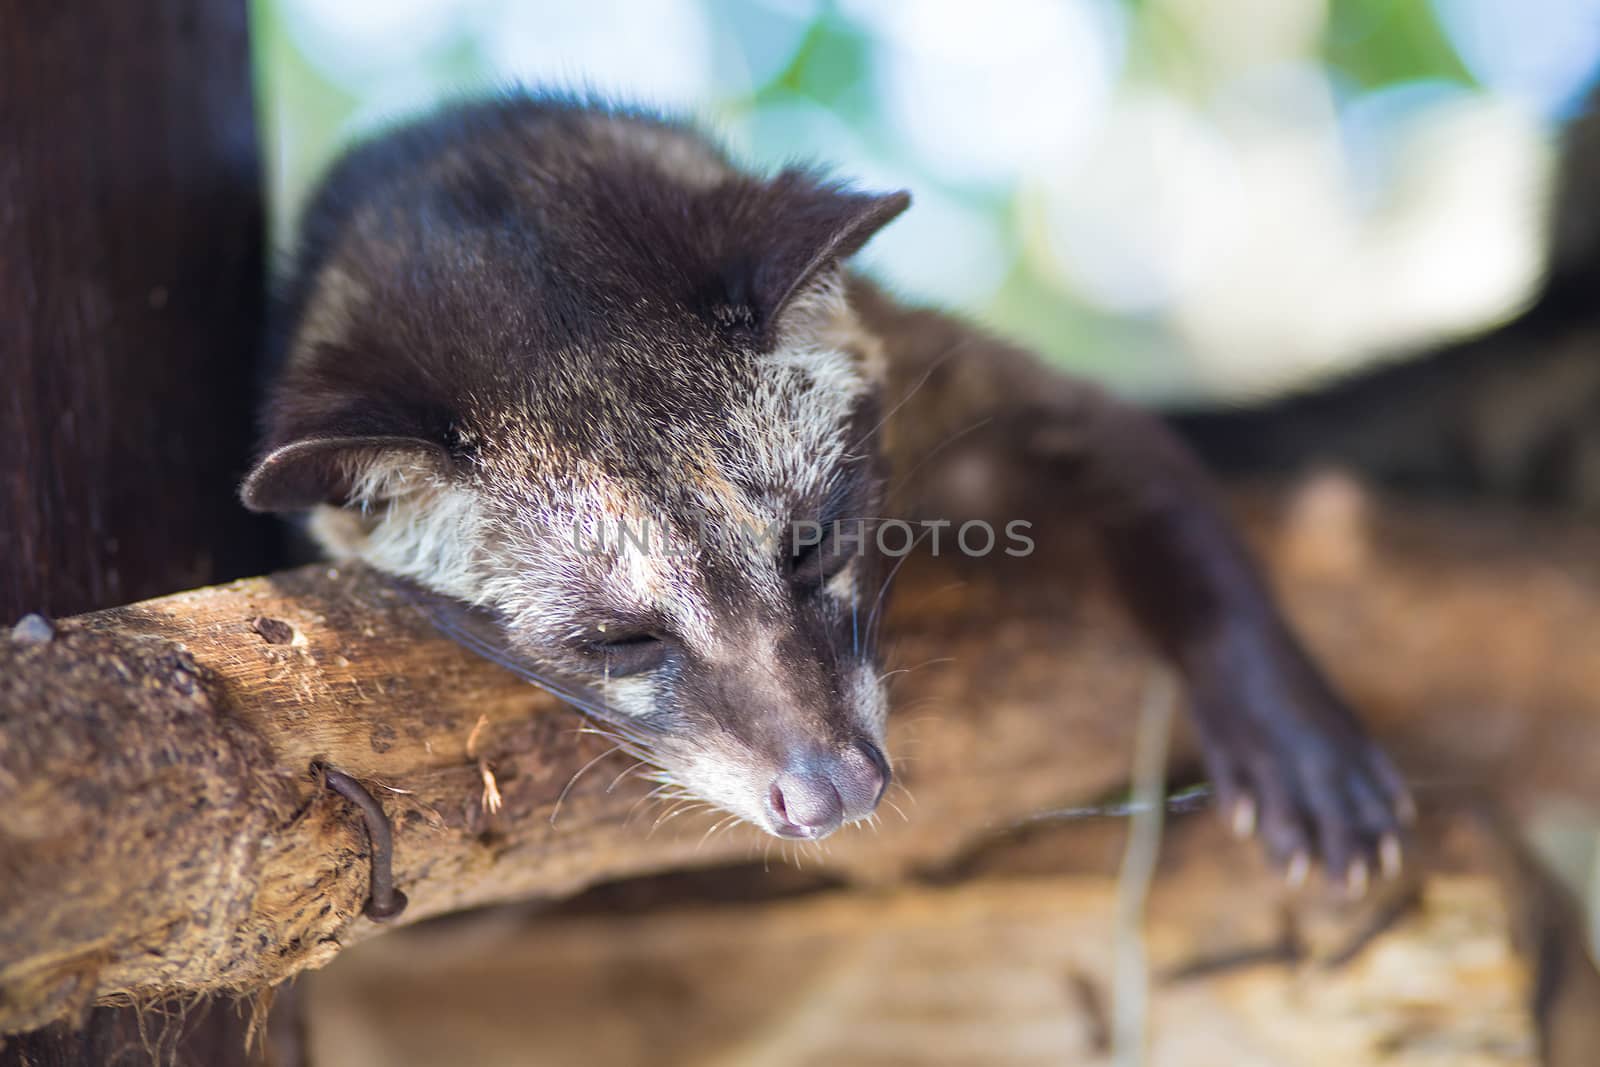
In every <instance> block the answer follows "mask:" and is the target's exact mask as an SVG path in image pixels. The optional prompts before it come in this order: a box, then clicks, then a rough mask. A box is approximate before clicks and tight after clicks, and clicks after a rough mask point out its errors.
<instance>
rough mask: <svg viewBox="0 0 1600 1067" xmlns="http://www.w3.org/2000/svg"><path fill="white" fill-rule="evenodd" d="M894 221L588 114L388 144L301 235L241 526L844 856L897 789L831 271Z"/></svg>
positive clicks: (872, 474)
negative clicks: (426, 622) (290, 515)
mask: <svg viewBox="0 0 1600 1067" xmlns="http://www.w3.org/2000/svg"><path fill="white" fill-rule="evenodd" d="M907 203H908V198H907V197H906V195H905V194H895V195H891V196H868V195H863V194H859V193H855V192H850V191H847V190H845V189H843V188H841V187H839V186H836V185H833V184H830V183H828V182H826V181H824V180H822V179H821V178H819V177H818V176H816V175H815V174H813V173H811V172H807V171H800V170H793V171H785V172H783V173H780V174H778V175H777V176H775V177H772V178H752V177H749V176H746V175H743V174H740V173H738V172H736V171H735V170H733V169H732V168H731V167H730V166H729V165H728V164H727V163H726V161H725V160H724V158H723V157H722V156H721V155H720V154H719V153H718V152H717V151H716V150H715V149H713V148H712V147H710V146H709V145H708V144H706V143H705V142H704V141H702V140H700V139H699V138H698V137H696V136H694V135H693V134H691V133H689V132H687V131H686V130H684V129H682V128H680V127H677V126H674V125H670V124H665V123H661V122H657V121H655V120H651V119H647V118H643V117H639V116H634V115H621V114H616V113H607V112H603V111H598V110H594V109H589V108H586V107H582V106H578V105H575V104H571V103H563V102H551V101H548V100H537V99H520V100H507V101H499V102H496V103H493V104H488V105H478V106H475V107H472V108H467V109H456V110H454V111H450V112H446V113H445V114H444V115H442V116H441V117H439V118H436V119H433V120H430V121H428V122H426V123H423V124H420V125H418V126H413V127H410V128H406V129H402V130H400V131H398V132H396V133H392V134H389V135H388V136H386V137H384V138H382V139H379V140H377V141H375V142H373V143H371V144H369V145H367V146H365V147H364V148H360V149H357V150H356V152H355V153H353V154H352V155H351V156H349V157H347V158H346V159H345V160H344V161H343V162H342V163H341V164H340V165H339V166H337V167H336V168H335V169H334V171H333V172H332V174H331V175H330V177H329V178H328V180H327V181H326V182H325V184H324V186H323V188H322V191H321V192H320V194H319V195H318V197H317V198H316V200H315V202H314V203H313V206H312V208H311V209H310V211H309V213H308V215H307V217H306V220H305V223H304V226H303V229H302V247H301V249H300V250H299V254H298V259H297V262H296V265H295V269H294V273H293V276H292V278H291V279H290V285H289V289H288V292H287V294H286V295H287V298H286V300H285V302H284V312H285V313H284V315H283V317H282V318H283V321H282V323H281V324H280V332H281V336H280V338H279V347H280V349H281V353H282V370H281V372H280V378H279V380H278V382H277V384H276V387H275V390H274V393H273V396H272V401H271V404H270V407H269V410H268V412H267V418H266V442H265V450H264V454H263V458H262V459H261V461H260V463H259V464H258V465H257V466H256V468H255V469H254V470H253V471H252V472H251V474H250V475H249V477H248V479H247V480H246V482H245V484H244V487H243V498H244V501H245V503H246V504H247V505H248V506H250V507H251V508H254V509H258V510H266V511H294V510H302V509H313V518H312V529H313V530H314V531H315V532H316V534H317V536H318V537H319V538H320V539H321V540H322V542H323V543H324V544H325V545H326V546H327V547H328V549H329V550H330V551H332V552H333V553H335V554H336V555H339V556H345V557H354V558H359V559H362V560H366V561H367V562H369V563H371V564H373V565H374V566H376V567H378V568H380V569H382V570H384V571H387V572H390V573H392V574H395V575H399V576H402V577H405V578H408V579H411V580H413V581H414V582H416V583H418V584H420V585H422V586H424V587H426V588H427V589H430V590H432V591H434V592H436V593H439V594H444V595H446V596H448V597H451V598H455V599H456V600H459V601H462V602H465V603H467V604H470V605H473V606H474V607H476V608H478V609H481V610H482V611H483V612H484V613H486V614H487V615H489V616H491V617H492V618H493V619H495V620H496V625H497V627H498V629H497V633H498V635H499V637H500V643H501V645H502V647H503V648H504V649H505V650H506V652H507V654H509V655H510V656H512V657H514V658H515V659H516V660H517V661H518V662H519V663H520V664H522V665H523V666H524V667H525V668H526V669H527V670H528V671H529V672H530V673H534V674H537V675H539V676H540V677H542V678H543V679H544V680H545V681H546V682H547V683H549V684H551V685H552V686H553V687H555V688H557V689H558V690H560V691H562V692H564V693H567V694H569V695H571V696H573V697H574V698H575V702H577V703H579V704H580V705H582V706H586V707H587V708H588V709H589V710H590V711H591V712H593V713H594V714H596V715H598V716H599V717H601V718H605V719H609V720H610V721H611V722H612V723H613V724H615V729H616V730H617V732H618V733H619V734H620V735H622V736H625V737H627V738H629V739H630V740H631V741H632V742H633V743H634V744H635V745H637V746H639V747H641V748H643V749H645V750H647V751H648V752H649V754H650V756H651V758H652V759H653V760H654V761H655V762H657V763H658V764H659V765H660V766H661V767H663V768H664V769H665V770H666V771H667V772H668V773H669V774H670V775H671V776H672V777H673V778H674V779H676V780H677V781H678V782H680V783H681V784H683V785H684V786H686V787H687V788H688V789H689V790H691V791H692V792H694V793H696V794H699V795H700V796H702V797H704V798H705V799H707V800H710V801H713V802H715V803H716V804H718V805H720V806H721V807H723V808H726V809H727V810H728V811H730V812H733V813H735V814H737V815H740V816H742V817H744V818H745V819H747V820H749V821H750V822H752V823H755V824H756V825H758V826H761V827H763V828H765V829H767V830H768V831H770V832H772V833H774V834H779V835H782V836H786V837H796V838H815V837H821V836H823V835H825V834H828V833H830V832H832V831H833V830H835V829H837V828H838V827H839V826H840V825H841V824H842V823H844V822H848V821H851V820H854V819H859V818H862V817H863V816H865V815H867V814H869V813H871V812H872V811H873V809H874V808H875V807H876V805H877V803H878V801H879V799H880V797H881V796H882V793H883V790H884V788H885V786H886V785H887V784H888V779H889V765H888V762H887V760H886V759H885V756H884V753H883V728H884V711H885V701H884V694H883V688H882V685H881V683H880V680H879V670H878V668H877V665H876V661H875V657H874V654H873V652H872V649H871V647H870V646H871V642H870V641H869V640H868V633H867V631H868V628H869V616H871V615H872V613H873V612H874V609H875V608H876V607H877V596H878V591H879V583H880V581H881V574H880V573H879V567H878V566H877V561H876V560H875V559H874V558H873V557H872V556H870V555H868V554H865V551H864V549H863V548H862V547H861V545H870V544H871V542H872V541H873V538H872V536H871V534H870V527H868V531H869V532H868V534H867V536H866V537H864V538H861V539H860V542H861V544H860V545H858V544H857V543H856V541H855V538H854V537H853V535H854V534H856V533H858V532H859V531H860V529H861V527H859V526H858V525H856V520H866V521H870V520H871V519H872V518H873V517H874V516H876V515H877V514H878V508H879V497H880V494H881V492H882V488H883V487H882V481H883V477H882V470H881V468H880V463H879V454H880V453H879V449H878V447H877V434H878V430H879V423H880V420H881V418H882V417H883V414H884V413H883V412H882V411H881V410H880V406H879V403H878V395H877V394H878V380H879V376H880V373H881V368H880V366H879V363H880V353H879V351H878V349H877V345H876V342H875V341H874V340H873V339H872V338H871V337H870V336H868V335H867V334H866V333H865V332H864V331H863V330H862V328H861V326H860V325H859V323H858V322H857V321H856V320H855V318H854V316H853V315H852V313H851V310H850V308H849V306H848V305H847V303H846V302H845V300H844V295H843V282H842V277H841V261H842V260H843V259H844V258H846V257H847V256H849V255H850V254H852V253H853V252H855V251H856V250H857V249H858V248H859V247H860V246H861V244H862V243H863V242H865V241H866V240H867V238H868V237H870V236H871V235H872V234H873V233H874V232H875V231H876V230H878V229H879V228H880V227H882V226H883V225H884V224H885V223H887V222H888V221H889V220H890V219H892V218H893V217H894V216H895V215H897V214H899V213H900V212H901V211H902V210H904V208H905V207H906V205H907ZM812 524H816V525H812ZM819 528H820V535H821V536H820V540H819V537H818V534H819Z"/></svg>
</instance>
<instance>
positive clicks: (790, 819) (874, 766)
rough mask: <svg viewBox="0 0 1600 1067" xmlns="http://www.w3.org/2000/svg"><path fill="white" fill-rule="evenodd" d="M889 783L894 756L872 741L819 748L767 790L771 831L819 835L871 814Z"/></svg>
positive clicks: (815, 836) (792, 765) (810, 835)
mask: <svg viewBox="0 0 1600 1067" xmlns="http://www.w3.org/2000/svg"><path fill="white" fill-rule="evenodd" d="M888 786H889V761H888V760H887V759H885V758H884V755H883V750H882V749H880V748H879V747H878V746H877V745H874V744H872V743H871V742H870V741H857V742H855V743H853V744H851V745H847V746H846V747H844V748H842V749H840V750H838V751H836V752H827V753H818V754H814V755H811V756H809V757H807V758H805V759H803V760H799V761H797V762H795V763H793V764H791V765H790V766H789V768H788V769H787V770H785V771H784V772H783V773H782V774H780V775H778V777H777V779H776V780H774V781H773V783H772V788H771V790H770V791H769V792H768V794H767V809H768V814H769V815H770V816H771V817H772V832H773V833H775V834H777V835H778V836H779V837H799V838H818V837H826V836H827V835H829V834H831V833H833V832H834V831H835V830H837V829H838V828H839V827H840V826H841V825H843V824H844V823H845V822H847V821H852V820H855V819H859V818H861V817H862V816H864V815H870V814H871V813H872V810H873V809H874V808H876V807H877V806H878V801H879V799H880V798H882V796H883V791H884V790H885V789H887V788H888Z"/></svg>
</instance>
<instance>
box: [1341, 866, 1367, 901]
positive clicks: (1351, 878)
mask: <svg viewBox="0 0 1600 1067" xmlns="http://www.w3.org/2000/svg"><path fill="white" fill-rule="evenodd" d="M1370 880H1371V875H1370V873H1369V872H1368V871H1367V861H1366V860H1356V861H1355V862H1354V863H1352V864H1350V870H1349V871H1348V872H1347V873H1346V874H1345V892H1346V893H1348V894H1349V896H1350V899H1351V900H1360V899H1361V898H1362V897H1364V896H1366V895H1367V884H1368V882H1369V881H1370Z"/></svg>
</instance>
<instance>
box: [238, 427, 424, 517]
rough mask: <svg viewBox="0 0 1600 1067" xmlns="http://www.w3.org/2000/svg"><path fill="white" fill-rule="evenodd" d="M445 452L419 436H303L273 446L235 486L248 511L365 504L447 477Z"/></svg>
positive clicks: (297, 509)
mask: <svg viewBox="0 0 1600 1067" xmlns="http://www.w3.org/2000/svg"><path fill="white" fill-rule="evenodd" d="M450 469H451V464H450V456H449V454H448V453H447V452H446V451H445V450H444V448H443V447H441V446H439V445H437V444H434V443H433V442H431V441H425V440H423V439H422V438H420V437H306V438H302V439H300V440H298V441H292V442H290V443H289V444H286V445H282V446H280V447H278V448H274V449H273V450H272V451H270V452H268V453H267V454H266V455H265V456H263V457H262V458H261V459H260V461H259V462H257V463H256V465H255V469H254V470H252V471H251V472H250V474H249V475H248V476H247V477H246V478H245V480H244V484H243V485H241V486H240V487H239V498H240V499H241V500H243V501H244V506H245V507H247V508H249V509H250V510H251V511H304V510H305V509H307V508H312V507H315V506H317V505H318V504H336V505H340V506H345V505H366V504H373V503H376V502H378V501H380V500H386V499H391V498H393V497H395V496H399V495H401V494H404V493H406V492H409V491H411V490H414V489H417V488H419V487H422V486H425V485H428V484H431V483H436V482H438V481H440V480H442V479H444V478H445V477H448V475H449V473H450Z"/></svg>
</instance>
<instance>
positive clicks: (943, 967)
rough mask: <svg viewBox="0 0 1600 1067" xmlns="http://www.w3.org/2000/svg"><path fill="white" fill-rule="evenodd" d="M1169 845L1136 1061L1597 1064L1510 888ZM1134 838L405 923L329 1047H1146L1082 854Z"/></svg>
mask: <svg viewBox="0 0 1600 1067" xmlns="http://www.w3.org/2000/svg"><path fill="white" fill-rule="evenodd" d="M1063 831H1064V832H1063ZM1169 836H1170V838H1171V840H1169V846H1170V847H1169V850H1168V862H1166V863H1164V864H1163V866H1162V869H1161V871H1160V874H1159V877H1158V878H1157V879H1156V882H1155V884H1154V886H1153V890H1154V892H1153V895H1152V897H1151V899H1150V902H1149V907H1148V910H1147V912H1146V917H1145V918H1146V921H1145V923H1144V926H1143V931H1142V940H1143V950H1144V955H1145V957H1146V965H1147V967H1148V974H1149V990H1148V997H1149V1000H1148V1007H1147V1010H1146V1012H1145V1013H1144V1014H1145V1026H1144V1028H1143V1029H1144V1030H1145V1032H1146V1036H1147V1041H1148V1058H1147V1059H1144V1060H1141V1061H1140V1062H1144V1063H1148V1064H1150V1065H1152V1067H1192V1065H1194V1064H1285V1063H1292V1064H1297V1065H1298V1064H1304V1065H1308V1067H1309V1065H1325V1067H1334V1065H1338V1067H1343V1065H1346V1064H1372V1063H1383V1064H1385V1065H1390V1067H1422V1065H1435V1064H1439V1063H1450V1064H1452V1065H1459V1067H1468V1065H1471V1067H1491V1065H1493V1067H1532V1065H1533V1064H1534V1063H1536V1062H1538V1063H1544V1064H1547V1065H1548V1067H1578V1065H1579V1064H1585V1063H1588V1062H1590V1061H1589V1060H1588V1059H1584V1058H1572V1057H1569V1058H1558V1059H1549V1060H1538V1059H1536V1058H1535V1047H1536V1041H1535V1033H1534V1026H1533V1017H1532V1013H1531V1012H1530V1011H1529V1010H1528V1007H1529V1005H1530V1003H1531V1002H1532V1001H1533V988H1532V987H1533V980H1532V975H1533V972H1534V970H1535V967H1534V965H1532V964H1531V962H1530V961H1526V960H1524V959H1523V958H1521V957H1519V955H1518V954H1517V952H1516V951H1515V950H1514V947H1513V941H1512V938H1511V937H1510V936H1509V935H1508V930H1507V925H1506V922H1505V916H1504V912H1503V906H1502V901H1501V899H1500V894H1499V892H1498V890H1497V887H1496V886H1495V884H1494V883H1493V881H1492V880H1491V879H1489V878H1485V877H1482V876H1478V875H1471V874H1462V873H1452V874H1447V875H1446V874H1441V875H1437V876H1435V877H1433V878H1430V879H1429V880H1428V881H1427V883H1426V885H1424V886H1421V887H1413V888H1412V889H1408V890H1407V891H1404V892H1402V893H1400V894H1396V895H1394V896H1391V897H1386V898H1383V899H1381V900H1379V899H1374V900H1373V901H1371V902H1370V904H1369V906H1368V907H1366V908H1359V909H1358V908H1342V909H1336V908H1333V907H1330V906H1328V904H1327V902H1325V901H1324V900H1322V899H1321V898H1320V896H1319V895H1318V894H1314V893H1302V894H1298V895H1296V894H1291V893H1289V892H1287V891H1286V890H1285V888H1284V886H1283V884H1282V882H1281V881H1280V880H1278V879H1276V878H1273V877H1271V876H1270V875H1269V874H1267V873H1266V872H1264V871H1263V870H1262V864H1261V863H1260V862H1259V861H1258V859H1257V857H1256V855H1255V853H1254V850H1253V849H1252V848H1251V847H1250V846H1248V845H1245V844H1240V843H1237V842H1233V841H1231V840H1229V839H1228V838H1227V836H1226V834H1225V832H1224V831H1223V830H1222V828H1221V827H1220V826H1214V825H1213V823H1212V821H1211V820H1207V819H1200V820H1196V819H1194V818H1188V819H1180V820H1178V821H1177V824H1176V825H1174V827H1173V828H1172V833H1171V834H1170V835H1169ZM1121 837H1122V833H1121V827H1120V826H1113V825H1107V824H1106V822H1105V821H1099V822H1091V823H1082V824H1077V825H1075V826H1070V827H1059V828H1052V829H1051V831H1050V832H1049V833H1046V834H1042V835H1038V838H1039V839H1038V840H1035V841H1030V842H1029V844H1028V857H1027V864H1026V868H1027V869H1024V870H1016V869H1015V862H1014V857H1013V862H1012V863H1010V864H1008V863H1007V862H1005V861H1003V860H1002V861H1001V862H998V863H996V862H990V863H986V864H985V865H984V869H983V870H981V871H978V872H974V874H973V875H972V876H970V877H965V878H962V879H960V880H958V881H955V882H951V883H942V882H941V883H940V884H937V885H926V884H924V885H909V886H908V885H898V886H894V887H889V888H887V889H886V890H883V891H873V892H862V891H859V890H851V889H842V890H841V889H832V890H823V891H818V892H812V893H807V894H798V895H788V896H785V897H783V898H780V899H775V900H755V901H751V900H748V899H745V900H721V901H718V902H717V903H716V905H715V906H714V907H707V906H706V905H707V902H706V900H704V899H701V898H696V897H693V896H689V897H687V898H679V899H674V897H673V895H672V894H670V893H667V892H661V893H659V895H660V896H664V897H666V900H665V901H664V902H663V901H659V900H658V901H655V902H653V903H652V905H651V906H650V907H648V908H643V909H627V908H619V907H617V906H616V903H615V902H614V901H613V900H611V899H607V900H606V902H605V904H604V906H603V907H602V908H601V909H598V910H595V909H588V908H584V909H581V910H580V909H568V908H563V909H560V910H559V911H558V912H557V913H556V914H555V915H550V916H544V915H532V916H530V915H528V914H526V913H525V912H510V911H506V912H491V913H489V914H486V915H483V916H481V917H475V918H474V919H472V920H471V921H463V922H455V923H449V924H444V925H436V926H430V927H421V928H417V929H414V930H409V931H405V932H402V933H401V934H399V935H397V936H394V937H386V938H381V939H379V940H377V941H374V942H370V943H367V944H363V945H361V946H359V947H357V948H355V949H354V950H352V951H351V952H349V953H347V954H345V955H343V956H341V957H340V958H339V960H338V961H337V962H335V963H334V965H333V966H331V967H329V968H327V969H326V970H324V971H321V972H318V973H317V974H315V975H313V976H311V977H310V978H309V980H308V983H307V989H306V993H307V998H308V1003H309V1009H308V1013H307V1019H306V1022H307V1029H308V1036H309V1040H308V1045H309V1048H310V1051H311V1054H312V1056H313V1057H314V1058H315V1059H316V1060H317V1061H318V1062H329V1063H384V1064H389V1065H392V1067H412V1065H421V1064H432V1063H438V1062H441V1061H443V1060H447V1059H448V1060H455V1061H460V1062H471V1063H475V1064H514V1063H521V1062H525V1061H526V1060H527V1058H528V1056H529V1052H528V1050H529V1049H537V1050H538V1056H539V1057H540V1058H542V1059H544V1060H546V1061H548V1062H556V1063H640V1062H650V1063H655V1064H667V1065H672V1064H702V1063H826V1062H838V1063H849V1064H852V1065H860V1067H872V1065H881V1067H890V1065H901V1064H923V1063H950V1062H955V1063H983V1064H992V1065H1007V1064H1016V1065H1024V1064H1027V1065H1033V1064H1042V1063H1070V1064H1083V1065H1097V1064H1098V1065H1104V1064H1111V1063H1117V1062H1126V1061H1125V1060H1123V1059H1121V1058H1118V1057H1114V1056H1113V1054H1112V1051H1113V1050H1112V1048H1111V1045H1112V1041H1113V1032H1114V1026H1113V1018H1114V1012H1115V1009H1116V998H1117V992H1116V977H1115V976H1116V974H1117V971H1118V965H1117V957H1118V956H1119V954H1125V953H1127V952H1129V951H1130V948H1133V947H1134V946H1130V944H1129V942H1128V941H1127V940H1126V939H1124V938H1121V937H1119V936H1118V934H1117V923H1116V915H1117V913H1118V899H1117V898H1118V885H1117V881H1116V873H1115V869H1114V866H1113V867H1112V868H1111V869H1107V870H1084V869H1076V870H1063V869H1062V863H1061V858H1062V857H1068V856H1083V855H1085V854H1090V853H1094V852H1096V851H1100V852H1104V853H1105V854H1107V855H1109V856H1110V857H1111V859H1112V863H1113V864H1114V863H1115V857H1116V855H1117V853H1118V850H1119V847H1120V844H1121ZM1052 853H1053V854H1054V856H1055V860H1054V861H1053V862H1052V861H1051V859H1050V854H1052ZM1008 865H1009V866H1011V867H1012V868H1013V869H1010V870H1007V869H1006V868H1007V866H1008ZM1083 866H1085V867H1087V866H1095V865H1092V864H1084V865H1083ZM741 873H742V872H724V874H725V877H727V878H729V879H730V880H733V879H737V878H738V877H739V876H740V874H741ZM754 873H755V874H756V875H759V874H760V871H759V870H757V871H756V872H754ZM664 888H665V887H658V890H660V889H664ZM608 897H609V894H608ZM580 903H581V902H580ZM1380 927H1381V929H1379V928H1380ZM1578 929H1580V928H1577V927H1575V928H1570V929H1569V931H1568V932H1569V933H1571V934H1573V935H1574V936H1577V931H1578ZM1374 931H1377V932H1374ZM1594 1003H1595V1002H1594V1001H1593V1000H1592V999H1591V1000H1590V1001H1589V1002H1588V1009H1589V1011H1590V1014H1591V1016H1592V1013H1593V1005H1594ZM1592 1047H1593V1046H1592V1045H1591V1046H1590V1048H1592Z"/></svg>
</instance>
